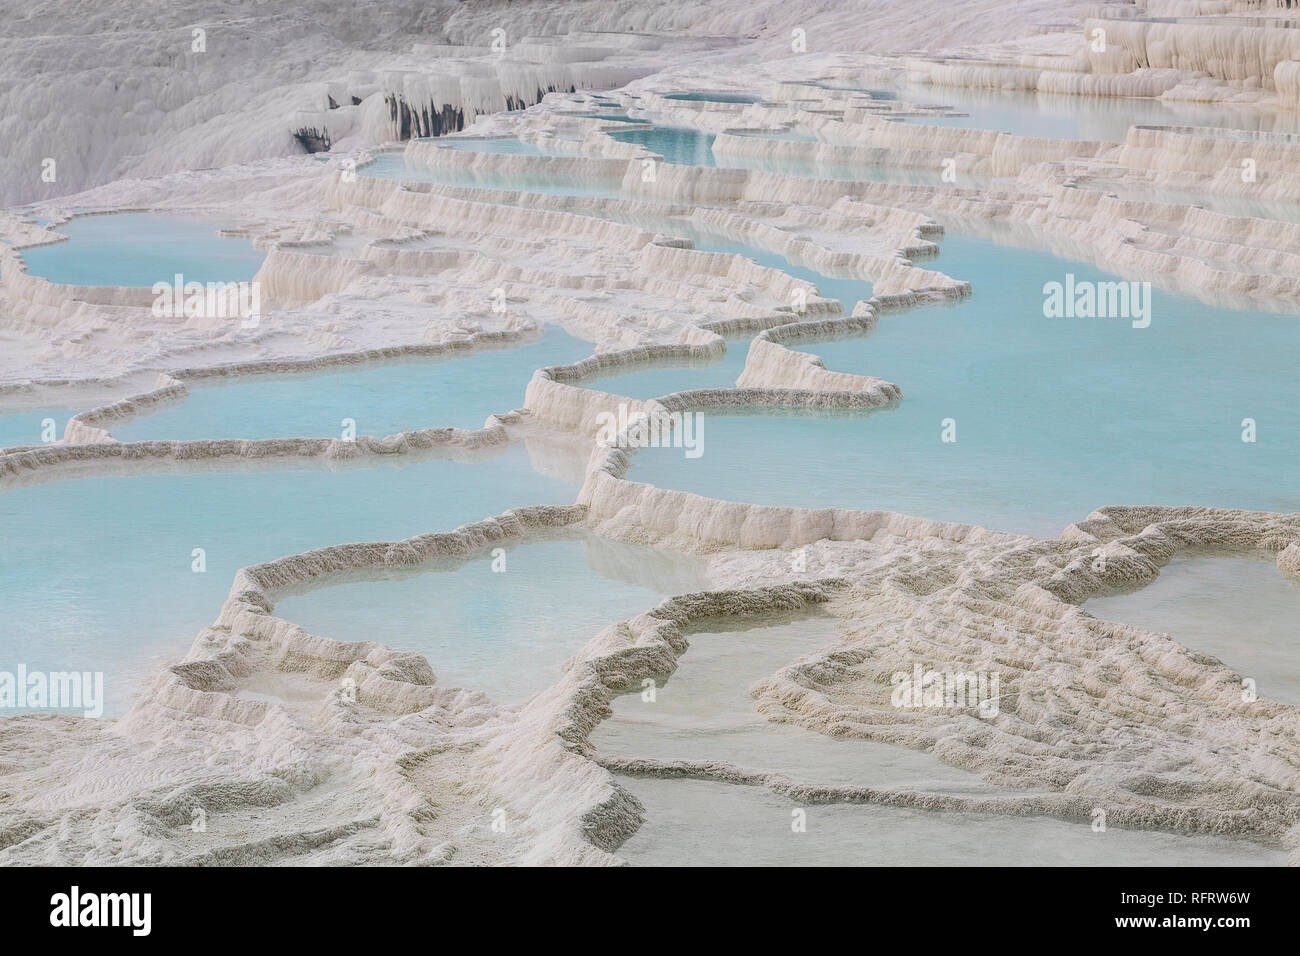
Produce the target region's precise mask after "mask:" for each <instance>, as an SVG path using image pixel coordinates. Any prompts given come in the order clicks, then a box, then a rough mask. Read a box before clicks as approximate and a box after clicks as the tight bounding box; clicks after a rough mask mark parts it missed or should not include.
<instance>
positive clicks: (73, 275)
mask: <svg viewBox="0 0 1300 956" xmlns="http://www.w3.org/2000/svg"><path fill="white" fill-rule="evenodd" d="M222 225H223V224H222V223H217V222H210V221H201V220H196V219H185V218H181V217H178V216H170V215H156V214H153V213H117V214H114V215H110V216H82V217H78V218H76V219H73V220H71V221H70V222H68V223H65V224H64V225H62V226H60V227H59V228H58V231H59V232H61V233H63V234H65V235H67V236H69V237H70V238H69V241H67V242H59V243H55V244H54V245H51V246H41V247H39V248H36V249H28V250H26V251H24V252H23V254H22V256H23V259H24V261H25V262H26V263H27V271H28V272H29V273H31V274H32V275H35V276H40V277H42V278H44V279H49V280H50V281H51V282H58V283H60V284H62V285H117V286H137V287H138V286H144V287H146V288H147V287H149V286H152V285H153V284H154V283H156V282H166V283H167V284H168V285H170V284H171V283H172V282H173V280H174V277H175V276H176V274H177V273H180V274H181V275H183V276H184V277H185V281H186V282H204V283H207V282H244V281H247V280H249V279H252V278H253V276H254V275H255V274H256V273H257V270H258V269H260V268H261V266H262V260H263V259H265V258H266V253H265V252H263V251H261V250H259V249H254V248H253V244H252V243H251V242H249V241H248V240H246V239H222V238H221V237H219V236H218V235H217V230H218V229H220V228H222ZM224 225H229V224H228V223H227V224H224Z"/></svg>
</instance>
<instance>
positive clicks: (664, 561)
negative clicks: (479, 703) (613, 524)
mask: <svg viewBox="0 0 1300 956" xmlns="http://www.w3.org/2000/svg"><path fill="white" fill-rule="evenodd" d="M494 569H496V570H494ZM629 569H630V570H632V571H633V572H634V574H633V576H631V577H620V572H626V571H627V570H629ZM703 586H704V580H703V577H702V575H701V573H700V571H699V569H698V566H697V564H696V562H695V561H693V560H691V559H689V558H685V557H683V556H676V555H672V554H669V553H666V552H662V551H654V550H653V549H650V548H643V547H638V546H635V545H622V544H618V543H615V542H609V541H601V540H599V539H596V538H594V537H593V536H588V535H584V536H580V537H576V538H566V539H562V540H552V541H535V542H529V543H526V544H521V545H518V546H512V547H509V548H501V549H499V551H494V552H490V553H486V554H482V555H479V556H477V557H476V558H475V559H474V560H473V561H470V562H468V563H466V564H463V565H459V566H453V567H450V568H447V569H444V570H426V571H425V572H424V573H421V574H410V573H406V574H402V575H391V574H390V575H386V576H382V577H372V578H371V579H369V580H351V581H343V582H341V583H337V584H334V585H332V586H330V587H324V588H320V589H318V590H314V591H310V592H307V593H304V594H299V595H294V596H291V597H286V598H284V599H282V600H281V601H280V603H279V604H278V605H277V606H276V610H275V613H276V614H277V616H279V617H283V618H286V619H288V620H291V621H293V622H295V623H297V624H301V625H303V626H304V627H306V628H307V629H308V630H309V631H311V632H312V633H313V634H325V635H328V636H330V637H334V638H338V639H340V640H350V641H364V640H373V641H379V642H381V643H384V644H388V645H390V646H393V647H400V648H402V649H404V650H413V651H417V652H419V653H420V654H423V655H424V656H425V657H427V658H428V659H429V662H430V663H431V664H432V666H433V670H434V673H435V674H437V675H438V681H439V683H441V684H446V685H451V686H460V687H472V688H474V689H476V690H481V691H483V692H485V693H487V694H488V696H490V697H492V698H493V699H495V700H498V701H501V702H506V703H516V702H519V701H522V700H524V699H526V698H527V697H529V696H531V695H532V694H535V693H537V692H538V691H541V690H545V689H546V688H547V687H550V686H551V685H553V684H554V683H555V682H556V680H558V679H559V677H560V666H561V665H562V664H563V662H564V661H565V660H567V659H568V658H569V657H571V656H572V655H573V654H575V653H576V652H577V651H579V650H581V649H582V647H583V645H585V644H586V643H587V642H588V641H590V640H591V639H592V638H593V637H595V636H596V634H597V633H599V631H600V630H601V629H602V628H604V627H605V626H607V625H609V624H613V623H615V622H617V621H619V620H622V619H623V618H627V617H631V616H633V615H636V614H639V613H641V612H642V611H645V610H648V609H649V608H651V607H653V606H654V605H656V604H658V603H659V602H660V601H661V600H662V599H663V598H664V597H665V596H666V595H667V594H669V593H676V592H680V591H693V590H699V589H700V588H702V587H703Z"/></svg>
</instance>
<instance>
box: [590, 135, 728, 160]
mask: <svg viewBox="0 0 1300 956" xmlns="http://www.w3.org/2000/svg"><path fill="white" fill-rule="evenodd" d="M609 135H610V136H611V137H612V138H613V139H616V140H618V141H619V142H620V143H635V144H636V145H638V146H644V147H645V148H646V149H648V150H650V151H651V152H652V153H658V154H659V155H660V156H662V157H663V158H664V162H666V163H672V164H673V165H674V166H716V165H717V163H715V162H714V160H713V140H714V138H715V137H714V135H713V134H712V133H703V132H700V131H699V130H697V129H688V128H686V127H682V126H636V127H633V128H630V129H616V130H611V131H610V133H609Z"/></svg>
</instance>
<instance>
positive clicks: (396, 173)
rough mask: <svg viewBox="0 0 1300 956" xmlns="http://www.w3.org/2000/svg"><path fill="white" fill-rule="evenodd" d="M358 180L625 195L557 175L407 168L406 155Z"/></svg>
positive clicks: (382, 160) (380, 160)
mask: <svg viewBox="0 0 1300 956" xmlns="http://www.w3.org/2000/svg"><path fill="white" fill-rule="evenodd" d="M357 175H358V176H368V177H372V178H374V179H396V180H399V181H401V182H407V183H440V184H442V185H444V186H478V187H482V188H484V189H513V190H519V191H522V192H532V193H548V194H551V195H556V194H558V195H561V196H614V197H618V196H621V195H622V190H621V189H620V188H619V187H618V185H617V184H611V185H608V186H595V185H591V184H588V183H583V182H582V181H581V180H580V179H579V177H577V176H562V175H557V174H547V175H537V176H521V175H517V174H503V173H494V172H490V171H487V170H466V169H455V168H451V167H445V168H433V169H424V168H417V167H414V166H409V165H407V162H406V155H405V154H404V153H380V154H379V155H378V156H376V157H375V159H374V162H372V163H367V164H366V165H365V166H362V167H360V168H359V169H358V170H357Z"/></svg>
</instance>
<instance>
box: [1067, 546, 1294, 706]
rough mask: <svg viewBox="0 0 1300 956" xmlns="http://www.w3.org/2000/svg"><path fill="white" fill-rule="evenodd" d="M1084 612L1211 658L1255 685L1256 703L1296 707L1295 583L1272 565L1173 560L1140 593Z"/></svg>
mask: <svg viewBox="0 0 1300 956" xmlns="http://www.w3.org/2000/svg"><path fill="white" fill-rule="evenodd" d="M1083 607H1084V610H1086V611H1087V612H1088V613H1089V614H1092V615H1094V616H1096V617H1100V618H1104V619H1106V620H1108V621H1122V622H1124V623H1125V624H1136V625H1137V626H1138V627H1144V628H1146V629H1147V630H1150V631H1159V632H1161V633H1164V634H1168V635H1169V636H1170V637H1172V638H1173V639H1174V640H1175V641H1177V642H1178V643H1180V644H1182V645H1184V646H1186V647H1190V648H1192V649H1193V650H1197V651H1202V652H1204V653H1207V654H1212V655H1213V656H1215V657H1217V658H1219V660H1221V661H1223V662H1224V663H1225V664H1226V665H1228V667H1230V668H1232V669H1233V670H1234V671H1236V672H1237V673H1238V674H1240V675H1241V676H1242V677H1243V678H1250V679H1252V680H1254V681H1255V692H1256V694H1257V695H1258V696H1259V697H1267V698H1269V699H1271V700H1276V701H1281V702H1282V703H1284V704H1300V657H1298V656H1297V653H1296V635H1297V623H1296V622H1297V621H1300V582H1297V581H1295V580H1294V579H1290V578H1287V577H1286V576H1284V575H1283V574H1282V573H1281V572H1280V571H1279V570H1278V569H1277V564H1276V563H1275V562H1273V561H1259V560H1252V559H1250V558H1194V559H1180V560H1177V561H1170V562H1169V564H1167V565H1165V567H1164V568H1162V569H1161V571H1160V577H1158V578H1156V580H1155V581H1154V582H1153V583H1151V584H1148V585H1147V586H1146V587H1144V588H1143V589H1142V590H1140V591H1134V592H1133V593H1132V594H1121V595H1113V596H1109V597H1097V598H1093V599H1092V600H1090V601H1087V602H1085V603H1084V605H1083Z"/></svg>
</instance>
